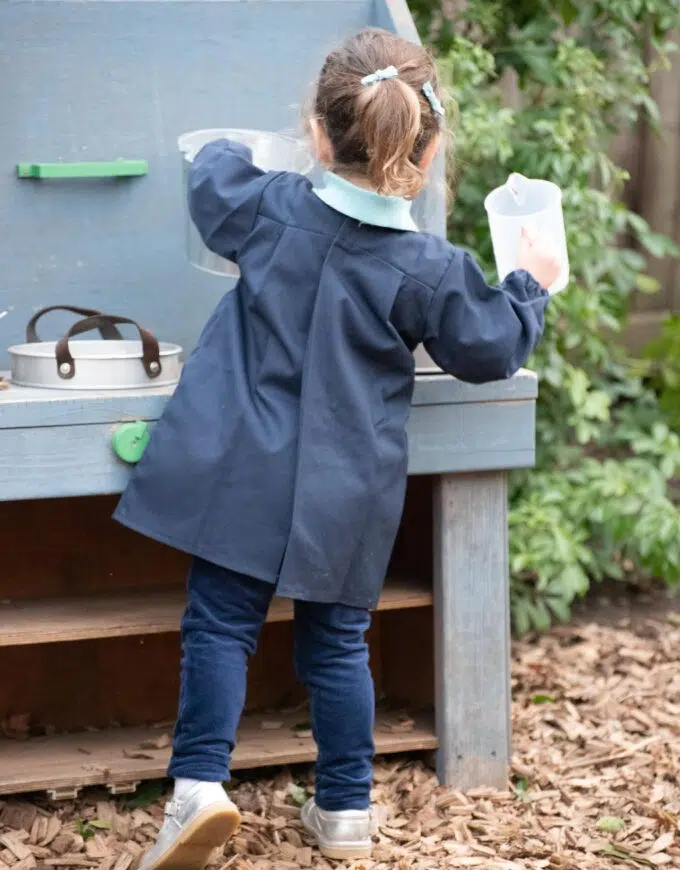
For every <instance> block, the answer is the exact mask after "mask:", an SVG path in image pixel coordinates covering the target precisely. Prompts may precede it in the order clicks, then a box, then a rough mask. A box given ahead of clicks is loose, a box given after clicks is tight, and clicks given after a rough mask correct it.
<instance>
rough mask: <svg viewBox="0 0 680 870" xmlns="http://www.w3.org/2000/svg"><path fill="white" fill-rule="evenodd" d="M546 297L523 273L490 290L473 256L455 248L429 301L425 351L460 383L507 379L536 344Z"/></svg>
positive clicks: (509, 277)
mask: <svg viewBox="0 0 680 870" xmlns="http://www.w3.org/2000/svg"><path fill="white" fill-rule="evenodd" d="M549 298H550V297H549V296H548V294H547V293H546V291H545V290H543V289H542V288H541V287H540V285H539V284H538V282H537V281H535V280H534V278H532V276H531V275H530V274H529V273H528V272H524V271H516V272H512V273H511V274H510V275H508V276H507V278H506V279H505V281H503V283H502V284H501V285H500V286H498V287H492V286H489V285H488V284H487V283H486V281H485V279H484V275H483V274H482V271H481V269H480V268H479V266H478V265H477V264H476V263H475V261H474V260H473V259H472V257H471V256H470V255H469V254H467V253H465V252H464V251H461V250H459V249H456V250H455V252H454V255H453V259H452V260H451V263H450V264H449V267H448V269H447V270H446V272H445V274H444V276H443V278H442V280H441V281H440V283H439V286H438V288H437V289H436V290H435V292H434V295H433V296H432V299H431V301H430V306H429V310H428V315H427V324H426V332H425V338H424V344H425V348H426V350H427V352H428V353H429V354H430V356H431V357H432V359H433V360H434V361H435V362H436V363H437V365H438V366H440V368H442V369H443V370H444V371H446V372H448V373H449V374H451V375H454V376H455V377H457V378H459V379H460V380H462V381H467V382H468V383H472V384H481V383H486V382H488V381H498V380H503V379H505V378H509V377H511V376H512V375H514V374H515V372H516V371H517V370H518V369H520V368H521V367H522V366H523V365H524V364H525V363H526V361H527V359H528V358H529V356H530V355H531V353H532V351H533V350H534V348H535V347H536V345H537V344H538V342H539V339H540V338H541V335H542V333H543V321H544V315H545V309H546V307H547V305H548V300H549Z"/></svg>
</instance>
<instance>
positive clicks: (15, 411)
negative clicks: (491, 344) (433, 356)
mask: <svg viewBox="0 0 680 870" xmlns="http://www.w3.org/2000/svg"><path fill="white" fill-rule="evenodd" d="M172 392H173V388H172V387H162V388H160V389H145V390H110V391H108V392H100V393H99V392H93V391H84V390H83V391H75V390H73V391H72V390H62V391H59V390H37V389H26V388H25V387H14V386H10V387H9V389H7V390H2V391H0V429H24V428H32V427H34V426H76V425H78V426H82V425H87V424H93V423H119V422H123V421H124V420H140V419H141V420H157V419H158V418H159V417H160V415H161V413H162V412H163V408H164V407H165V404H166V402H167V400H168V398H169V397H170V396H171V395H172ZM537 394H538V380H537V378H536V375H535V373H534V372H530V371H526V370H522V371H520V372H518V373H517V374H516V375H515V377H514V378H510V379H509V380H507V381H497V382H495V383H491V384H482V385H477V386H476V385H474V384H466V383H464V382H463V381H458V380H456V379H455V378H452V377H450V376H449V375H445V374H439V375H432V374H430V375H421V376H418V377H417V378H416V385H415V391H414V395H413V405H414V407H417V406H420V405H448V404H456V405H458V404H470V403H473V404H474V403H477V402H505V401H507V402H514V401H520V400H529V399H535V398H536V396H537Z"/></svg>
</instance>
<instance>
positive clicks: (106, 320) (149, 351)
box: [54, 312, 163, 381]
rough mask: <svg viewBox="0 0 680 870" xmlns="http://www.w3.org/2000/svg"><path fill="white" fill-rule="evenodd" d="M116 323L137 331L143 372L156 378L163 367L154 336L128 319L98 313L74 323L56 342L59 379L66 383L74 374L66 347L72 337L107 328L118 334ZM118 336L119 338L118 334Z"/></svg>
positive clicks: (74, 370) (72, 360) (68, 349)
mask: <svg viewBox="0 0 680 870" xmlns="http://www.w3.org/2000/svg"><path fill="white" fill-rule="evenodd" d="M116 323H129V324H130V325H131V326H134V327H135V328H136V329H137V331H138V332H139V337H140V339H141V341H142V365H143V366H144V371H145V372H146V373H147V375H148V376H149V377H150V378H157V377H158V375H160V373H161V371H162V370H163V366H162V364H161V359H160V348H159V346H158V339H157V338H156V336H155V335H153V334H152V333H151V332H149V331H148V330H147V329H144V328H143V327H141V326H140V325H139V324H138V323H136V322H135V321H134V320H131V319H130V318H129V317H120V316H119V315H117V314H102V313H100V312H98V313H97V314H93V315H91V316H90V317H86V318H85V319H84V320H79V321H78V322H77V323H74V324H73V326H72V327H71V328H70V329H69V331H68V332H67V333H66V335H65V336H64V337H63V338H62V339H61V340H60V341H58V342H57V346H56V348H55V350H54V353H55V357H56V360H57V373H58V375H59V377H60V378H62V379H63V380H65V381H67V380H70V379H71V378H72V377H73V376H74V375H75V373H76V364H75V360H74V359H73V356H72V354H71V350H70V348H69V345H68V343H69V339H71V338H73V336H74V335H80V333H81V332H89V331H90V330H91V329H98V330H99V331H100V332H102V334H103V330H104V329H106V327H107V326H108V327H110V328H111V329H114V330H115V331H116V332H118V330H117V329H116V328H115V326H114V324H116ZM118 335H119V336H120V333H119V332H118ZM121 338H122V336H121Z"/></svg>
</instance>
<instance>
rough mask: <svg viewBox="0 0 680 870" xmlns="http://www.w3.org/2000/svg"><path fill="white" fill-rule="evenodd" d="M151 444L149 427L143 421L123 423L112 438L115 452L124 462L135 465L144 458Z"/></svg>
mask: <svg viewBox="0 0 680 870" xmlns="http://www.w3.org/2000/svg"><path fill="white" fill-rule="evenodd" d="M148 443H149V426H148V424H147V423H145V422H144V421H143V420H138V421H137V422H136V423H122V424H121V425H120V426H119V427H118V428H117V429H116V431H115V432H114V433H113V436H112V438H111V446H112V447H113V452H114V453H115V454H116V456H117V457H118V458H119V459H122V460H123V462H128V463H130V465H134V464H135V463H136V462H139V460H140V459H141V458H142V455H143V453H144V451H145V450H146V445H147V444H148Z"/></svg>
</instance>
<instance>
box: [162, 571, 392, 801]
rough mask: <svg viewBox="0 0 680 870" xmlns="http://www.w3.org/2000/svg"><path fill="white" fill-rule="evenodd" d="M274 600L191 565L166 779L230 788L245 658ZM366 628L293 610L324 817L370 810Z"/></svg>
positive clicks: (350, 615)
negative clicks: (176, 709)
mask: <svg viewBox="0 0 680 870" xmlns="http://www.w3.org/2000/svg"><path fill="white" fill-rule="evenodd" d="M273 594H274V586H272V585H271V584H269V583H264V582H262V581H260V580H254V579H252V578H251V577H247V576H245V575H243V574H237V573H236V572H234V571H229V570H226V569H224V568H220V567H218V566H217V565H213V564H211V563H210V562H205V561H203V560H201V559H195V560H194V561H193V563H192V567H191V571H190V573H189V582H188V597H189V601H188V605H187V609H186V613H185V614H184V619H183V620H182V669H181V686H180V700H179V714H178V718H177V726H176V729H175V738H174V744H173V754H172V761H171V762H170V768H169V771H168V773H169V775H170V776H172V777H188V778H190V779H200V780H203V781H210V782H218V781H226V780H228V779H229V761H230V756H231V753H232V751H233V749H234V744H235V742H236V729H237V727H238V723H239V720H240V718H241V713H242V712H243V706H244V703H245V697H246V672H247V662H248V657H249V656H252V655H253V653H254V652H255V649H256V646H257V640H258V636H259V633H260V629H261V628H262V624H263V622H264V620H265V617H266V615H267V610H268V608H269V603H270V601H271V598H272V596H273ZM369 624H370V614H369V612H368V611H367V610H361V609H359V608H355V607H346V606H345V605H342V604H315V603H310V602H305V601H296V602H295V621H294V635H295V665H296V669H297V673H298V677H299V679H300V680H301V681H302V683H303V684H304V685H305V687H306V688H307V692H308V695H309V706H310V718H311V723H312V731H313V734H314V739H315V740H316V744H317V747H318V757H317V762H316V800H317V803H318V805H319V806H320V807H321V809H324V810H349V809H358V810H360V809H366V808H367V807H368V805H369V802H370V789H371V779H372V763H373V755H374V747H373V724H374V718H375V694H374V689H373V680H372V677H371V672H370V669H369V664H368V646H367V644H366V641H365V639H364V635H365V633H366V630H367V629H368V626H369Z"/></svg>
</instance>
